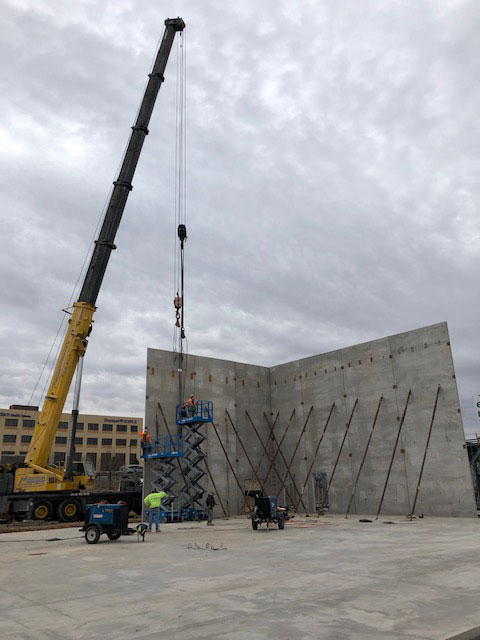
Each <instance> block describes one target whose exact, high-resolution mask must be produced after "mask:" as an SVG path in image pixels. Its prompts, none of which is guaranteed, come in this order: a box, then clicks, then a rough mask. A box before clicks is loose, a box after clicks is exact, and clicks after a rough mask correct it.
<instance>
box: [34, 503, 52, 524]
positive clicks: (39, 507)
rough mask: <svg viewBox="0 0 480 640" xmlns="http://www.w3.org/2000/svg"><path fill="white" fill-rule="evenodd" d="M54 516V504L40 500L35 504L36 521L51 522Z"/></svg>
mask: <svg viewBox="0 0 480 640" xmlns="http://www.w3.org/2000/svg"><path fill="white" fill-rule="evenodd" d="M52 514H53V507H52V503H51V502H49V501H48V500H39V501H38V502H34V504H33V519H34V520H51V518H52Z"/></svg>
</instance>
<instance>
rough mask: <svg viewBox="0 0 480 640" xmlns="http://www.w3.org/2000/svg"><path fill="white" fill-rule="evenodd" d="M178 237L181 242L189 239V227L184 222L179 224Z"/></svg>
mask: <svg viewBox="0 0 480 640" xmlns="http://www.w3.org/2000/svg"><path fill="white" fill-rule="evenodd" d="M178 238H179V240H180V242H183V241H184V240H186V239H187V227H186V226H185V225H184V224H179V225H178Z"/></svg>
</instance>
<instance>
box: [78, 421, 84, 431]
mask: <svg viewBox="0 0 480 640" xmlns="http://www.w3.org/2000/svg"><path fill="white" fill-rule="evenodd" d="M77 431H83V422H77Z"/></svg>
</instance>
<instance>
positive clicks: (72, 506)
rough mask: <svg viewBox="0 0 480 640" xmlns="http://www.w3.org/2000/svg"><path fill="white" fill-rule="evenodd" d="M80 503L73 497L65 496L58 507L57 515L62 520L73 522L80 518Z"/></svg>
mask: <svg viewBox="0 0 480 640" xmlns="http://www.w3.org/2000/svg"><path fill="white" fill-rule="evenodd" d="M80 511H81V509H80V504H79V502H78V501H77V500H75V499H74V498H67V499H66V500H64V501H63V502H61V503H60V505H59V507H58V517H59V518H60V520H62V522H73V521H74V520H78V519H79V518H80Z"/></svg>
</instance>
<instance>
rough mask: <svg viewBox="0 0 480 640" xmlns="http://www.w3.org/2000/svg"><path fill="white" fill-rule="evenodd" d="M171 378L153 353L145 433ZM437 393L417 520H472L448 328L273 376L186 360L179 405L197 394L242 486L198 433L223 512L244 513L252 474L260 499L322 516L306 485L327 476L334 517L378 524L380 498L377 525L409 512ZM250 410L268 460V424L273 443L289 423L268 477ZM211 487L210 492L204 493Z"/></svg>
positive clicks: (166, 357) (172, 389) (166, 355)
mask: <svg viewBox="0 0 480 640" xmlns="http://www.w3.org/2000/svg"><path fill="white" fill-rule="evenodd" d="M152 368H153V369H154V371H152ZM176 368H177V366H176V365H175V363H174V362H173V354H172V353H170V352H167V351H158V350H153V349H149V351H148V368H147V403H146V424H148V425H149V426H150V425H151V424H153V423H152V420H153V421H154V419H155V413H156V412H157V411H158V408H157V405H158V402H161V403H162V406H164V407H166V411H167V413H168V415H169V416H171V418H170V419H172V418H173V415H174V407H175V403H176V402H177V399H178V372H176ZM438 385H440V393H439V397H438V404H437V409H436V414H435V419H434V421H433V428H432V435H431V440H430V445H429V447H428V451H427V454H426V462H425V469H424V474H423V478H422V481H421V485H420V491H419V496H418V502H417V505H416V509H415V511H416V512H419V511H420V512H423V513H424V514H425V515H438V516H474V515H475V514H476V509H475V502H474V495H473V487H472V481H471V475H470V470H469V465H468V459H467V454H466V451H465V449H464V448H463V445H464V432H463V425H462V420H461V415H460V409H459V402H458V393H457V387H456V380H455V371H454V367H453V360H452V354H451V349H450V341H449V336H448V328H447V325H446V323H440V324H437V325H433V326H430V327H423V328H421V329H417V330H414V331H408V332H405V333H402V334H398V335H395V336H390V337H387V338H381V339H379V340H374V341H371V342H367V343H364V344H359V345H355V346H352V347H348V348H345V349H338V350H336V351H332V352H330V353H326V354H320V355H316V356H312V357H309V358H303V359H300V360H295V361H293V362H289V363H285V364H281V365H278V366H275V367H271V368H270V369H269V368H267V367H258V366H254V365H249V364H241V363H235V362H228V361H225V360H217V359H214V358H205V357H199V356H189V360H188V365H187V373H186V388H185V393H184V395H185V397H187V396H188V395H189V394H190V393H195V394H196V396H197V398H199V399H209V400H212V401H213V402H214V405H215V425H216V428H217V431H218V434H219V437H220V438H221V440H222V443H223V444H224V447H225V449H226V451H227V455H228V458H229V460H230V463H231V465H232V466H233V469H234V471H235V474H236V475H237V479H238V483H239V484H240V487H239V486H238V484H237V481H236V480H235V478H234V475H233V473H232V471H231V468H230V466H229V464H228V463H227V462H226V458H225V455H224V452H223V450H222V447H221V445H220V443H219V442H218V438H217V437H216V436H215V433H214V432H213V429H212V428H211V427H210V426H207V427H206V428H205V429H206V431H205V433H206V435H207V441H206V443H205V447H204V449H205V450H206V451H207V453H208V462H209V465H210V469H211V471H212V475H213V477H214V480H215V483H216V487H217V491H218V493H219V494H220V496H221V497H222V500H223V501H224V502H225V504H226V506H227V510H228V512H229V513H242V512H244V509H245V504H244V497H243V495H242V494H243V492H244V491H245V488H249V487H250V486H255V487H256V486H257V484H258V483H257V482H256V479H255V472H254V470H255V471H257V469H258V472H257V475H258V476H259V479H260V483H261V484H262V485H263V486H264V488H265V491H266V492H268V493H270V494H273V495H277V494H278V495H279V496H280V500H281V501H282V502H283V500H285V502H287V503H288V504H289V505H290V506H291V507H293V508H298V509H299V510H300V511H303V510H307V511H315V510H316V509H318V508H319V506H320V505H319V504H318V496H317V503H316V499H315V498H316V497H315V495H314V484H313V474H322V473H323V474H326V478H327V482H328V484H329V494H328V504H329V509H330V511H331V512H333V513H346V511H347V508H348V506H349V503H351V504H350V513H351V514H372V515H375V514H376V513H377V511H378V509H379V506H380V503H381V501H382V494H383V493H384V496H383V501H382V505H381V506H382V509H381V515H389V514H390V515H398V514H408V513H410V512H411V510H412V508H413V501H414V497H415V492H416V487H417V483H418V480H419V473H420V469H421V466H422V460H423V457H424V454H425V445H426V440H427V435H428V431H429V427H430V424H431V422H432V413H433V408H434V403H435V397H436V392H437V389H438ZM409 391H410V399H409V402H408V406H407V410H406V413H405V420H404V422H403V424H402V423H401V418H402V414H403V413H404V411H405V405H406V401H407V397H408V394H409ZM380 400H381V402H380ZM379 403H380V405H379ZM332 405H333V409H332ZM354 407H355V409H354V411H353V413H352V410H353V408H354ZM310 410H311V413H310V416H309V412H310ZM377 410H378V417H377V421H376V423H375V428H374V429H373V425H374V419H375V414H376V412H377ZM227 411H228V414H229V415H230V418H231V422H233V425H234V426H235V428H236V429H237V431H238V434H239V437H237V436H236V435H235V432H234V428H233V426H232V424H231V422H230V418H229V417H228V415H227ZM247 411H248V414H249V415H250V417H251V420H252V422H253V423H254V425H255V427H256V428H257V430H258V433H259V436H260V438H261V440H262V441H263V442H264V443H265V444H266V446H267V449H268V451H269V454H270V456H273V455H274V454H275V452H276V445H275V443H274V442H273V441H272V440H269V439H268V436H269V424H273V422H274V421H275V420H276V423H275V428H274V434H275V437H276V439H277V442H278V441H280V440H281V439H282V438H283V437H284V433H285V430H286V429H287V425H288V424H289V420H290V418H291V416H292V415H293V417H292V418H291V424H290V426H289V428H288V432H287V435H286V437H284V440H283V443H282V447H281V449H282V455H279V454H278V453H277V454H276V457H275V469H274V470H272V471H271V472H270V473H268V470H269V467H270V463H269V461H268V456H266V455H265V453H264V449H263V447H262V445H261V443H260V440H259V437H258V436H257V435H256V434H255V430H254V428H253V427H252V425H251V423H250V420H249V419H248V417H247ZM330 411H331V416H330V421H329V422H328V426H327V427H326V424H327V420H328V416H329V413H330ZM350 417H351V423H350V427H349V429H348V432H347V422H348V421H349V419H350ZM172 424H173V422H172ZM305 425H306V426H305ZM401 425H402V429H401V433H400V435H399V429H400V426H401ZM372 429H373V431H372ZM397 439H398V446H397V449H396V452H395V456H393V452H394V447H395V442H396V441H397ZM240 441H241V442H242V443H243V446H242V444H241V442H240ZM342 443H343V444H342ZM287 465H288V466H290V467H291V477H288V475H287ZM390 467H391V468H390ZM389 468H390V471H389ZM387 475H388V483H386V480H387ZM146 477H148V473H147V476H146ZM208 487H209V488H211V483H210V482H209V483H208ZM282 487H284V488H283V490H282ZM300 498H301V500H300Z"/></svg>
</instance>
